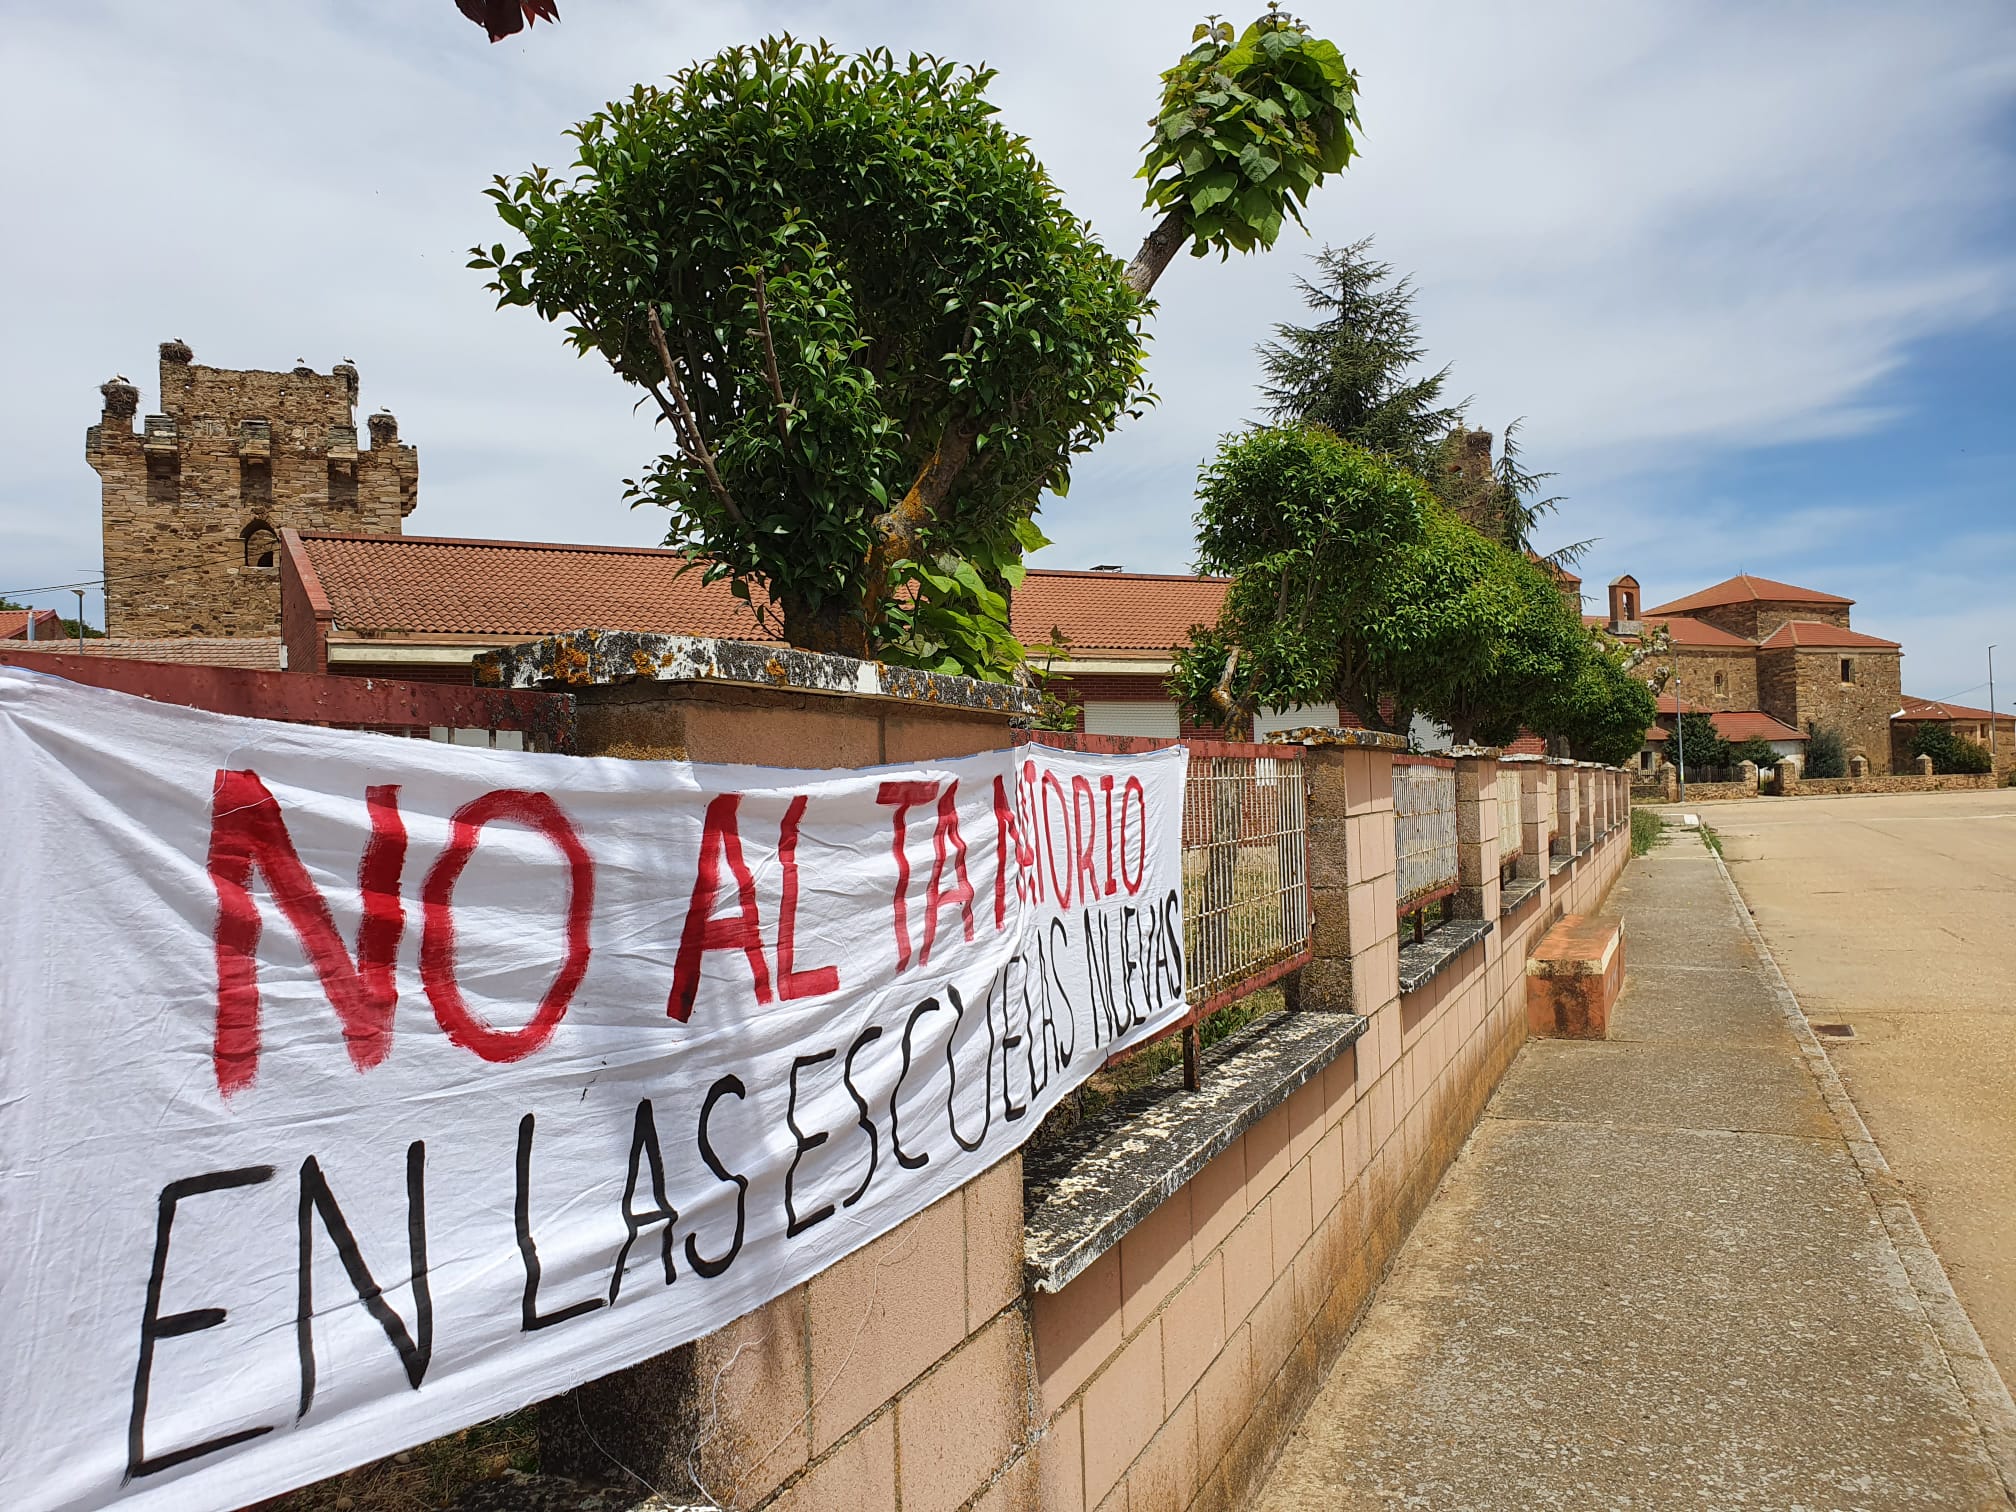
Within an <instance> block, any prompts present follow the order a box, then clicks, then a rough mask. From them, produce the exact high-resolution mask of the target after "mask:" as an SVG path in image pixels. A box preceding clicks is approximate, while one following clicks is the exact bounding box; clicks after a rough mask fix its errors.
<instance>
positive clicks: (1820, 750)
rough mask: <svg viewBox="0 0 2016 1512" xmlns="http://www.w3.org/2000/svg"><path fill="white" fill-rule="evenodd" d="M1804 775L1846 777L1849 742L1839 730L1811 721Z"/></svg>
mask: <svg viewBox="0 0 2016 1512" xmlns="http://www.w3.org/2000/svg"><path fill="white" fill-rule="evenodd" d="M1800 775H1801V776H1802V777H1846V776H1847V775H1848V742H1847V741H1845V740H1843V739H1842V738H1841V732H1840V731H1839V730H1833V729H1828V728H1827V727H1826V726H1824V725H1817V724H1813V723H1811V722H1809V723H1808V724H1807V726H1806V765H1805V767H1804V768H1803V769H1802V770H1801V771H1800Z"/></svg>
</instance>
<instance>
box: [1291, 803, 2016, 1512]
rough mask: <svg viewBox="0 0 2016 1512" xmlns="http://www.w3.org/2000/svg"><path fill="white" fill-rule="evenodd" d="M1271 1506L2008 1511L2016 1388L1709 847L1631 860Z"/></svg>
mask: <svg viewBox="0 0 2016 1512" xmlns="http://www.w3.org/2000/svg"><path fill="white" fill-rule="evenodd" d="M1611 907H1612V908H1613V909H1614V910H1616V911H1617V912H1619V913H1621V914H1622V915H1623V916H1624V918H1625V921H1626V927H1627V939H1626V947H1625V949H1626V960H1627V978H1626V987H1625V994H1624V997H1623V999H1622V1000H1621V1002H1620V1003H1619V1005H1618V1009H1617V1011H1616V1014H1615V1015H1614V1017H1613V1021H1612V1028H1611V1038H1610V1039H1609V1040H1608V1041H1607V1042H1603V1043H1576V1042H1567V1041H1534V1042H1531V1043H1529V1044H1528V1045H1527V1046H1526V1048H1525V1049H1524V1050H1523V1051H1522V1052H1521V1054H1520V1056H1519V1058H1518V1060H1517V1061H1516V1062H1515V1063H1514V1065H1513V1068H1512V1070H1511V1071H1510V1072H1509V1073H1508V1075H1507V1077H1506V1080H1505V1082H1504V1083H1503V1084H1502V1085H1501V1087H1500V1089H1499V1091H1498V1093H1497V1095H1496V1096H1495V1097H1494V1098H1493V1100H1492V1102H1491V1104H1490V1106H1489V1107H1488V1109H1487V1110H1486V1113H1485V1117H1484V1119H1483V1121H1482V1122H1481V1123H1480V1124H1479V1126H1478V1129H1477V1131H1476V1133H1475V1134H1474V1135H1473V1137H1472V1138H1471V1140H1470V1142H1469V1143H1468V1144H1467V1145H1466V1146H1465V1148H1464V1151H1463V1153H1462V1154H1461V1155H1460V1156H1459V1157H1458V1159H1457V1161H1456V1163H1455V1165H1454V1166H1453V1167H1452V1168H1451V1170H1450V1172H1449V1175H1448V1176H1447V1177H1446V1178H1445V1180H1444V1182H1443V1184H1442V1187H1441V1190H1440V1191H1439V1192H1438V1193H1437V1195H1436V1197H1435V1199H1434V1201H1433V1202H1432V1203H1431V1204H1430V1205H1429V1208H1428V1210H1427V1212H1426V1213H1425V1214H1424V1215H1423V1217H1422V1219H1421V1221H1420V1223H1419V1224H1418V1225H1417V1226H1416V1228H1415V1231H1414V1233H1413V1234H1412V1235H1411V1236H1410V1238H1409V1239H1408V1242H1407V1244H1406V1245H1405V1247H1404V1248H1403V1249H1402V1252H1401V1254H1400V1256H1399V1258H1398V1259H1397V1260H1396V1262H1395V1264H1394V1268H1393V1271H1392V1272H1391V1274H1389V1276H1388V1277H1387V1278H1386V1281H1385V1282H1384V1284H1383V1285H1382V1286H1381V1287H1380V1289H1379V1291H1378V1292H1377V1293H1376V1294H1375V1297H1374V1299H1373V1302H1372V1305H1371V1307H1370V1308H1369V1309H1368V1311H1367V1313H1366V1316H1365V1318H1364V1320H1363V1322H1362V1324H1361V1326H1360V1327H1359V1329H1358V1331H1357V1332H1356V1334H1354V1336H1353V1338H1352V1340H1351V1342H1350V1344H1349V1345H1348V1346H1347V1348H1346V1350H1345V1352H1344V1355H1343V1356H1342V1358H1341V1359H1340V1361H1339V1362H1338V1364H1337V1366H1336V1367H1335V1368H1334V1369H1333V1370H1332V1372H1331V1374H1330V1376H1329V1378H1328V1379H1327V1381H1326V1382H1325V1384H1324V1386H1323V1388H1322V1390H1321V1391H1320V1392H1319V1394H1318V1397H1317V1400H1316V1402H1315V1404H1314V1405H1313V1406H1312V1408H1311V1409H1310V1411H1309V1413H1308V1414H1307V1416H1306V1417H1305V1419H1304V1420H1303V1422H1302V1424H1301V1425H1300V1427H1299V1428H1298V1429H1297V1431H1296V1433H1295V1435H1294V1437H1293V1438H1292V1439H1291V1440H1290V1443H1289V1445H1288V1447H1287V1449H1286V1450H1285V1451H1284V1454H1283V1457H1282V1459H1281V1461H1280V1463H1279V1464H1278V1465H1277V1467H1276V1469H1275V1472H1274V1474H1273V1476H1272V1477H1271V1478H1270V1480H1269V1482H1268V1483H1267V1485H1266V1487H1265V1488H1264V1489H1263V1491H1262V1492H1261V1494H1260V1495H1259V1496H1258V1497H1257V1498H1256V1500H1255V1502H1254V1503H1253V1505H1255V1506H1257V1507H1260V1508H1265V1509H1270V1512H1272V1509H1286V1512H1298V1509H1315V1508H1323V1509H1340V1512H1352V1509H1361V1508H1381V1509H1385V1508H1400V1507H1405V1508H1425V1509H1450V1512H1458V1509H1460V1512H1486V1509H1498V1508H1504V1509H1521V1512H1525V1509H1542V1508H1548V1509H1551V1508H1578V1509H1579V1508H1592V1509H1593V1508H1605V1509H1607V1508H1620V1507H1630V1508H1666V1507H1674V1508H1682V1507H1684V1508H1716V1509H1720V1508H1738V1507H1740V1508H1754V1509H1785V1512H1790V1509H1795V1508H1799V1509H1814V1512H1817V1509H1823V1508H1841V1509H1865V1508H1866V1509H1870V1512H1878V1509H1882V1512H1891V1509H1901V1508H1928V1509H1929V1508H1940V1509H1952V1508H1987V1507H1994V1508H2003V1507H2007V1506H2009V1505H2011V1502H2010V1499H2009V1492H2008V1485H2007V1484H2006V1483H2005V1479H2004V1477H2005V1475H2008V1476H2016V1411H2012V1410H2011V1409H2010V1407H2009V1403H2008V1397H2007V1393H2006V1392H2005V1391H2003V1390H2002V1389H2001V1384H2000V1382H1999V1380H1997V1379H1996V1378H1995V1377H1994V1374H1993V1371H1992V1369H1991V1368H1990V1367H1988V1365H1987V1362H1986V1360H1985V1358H1984V1357H1983V1356H1982V1355H1981V1353H1980V1345H1979V1341H1978V1339H1976V1338H1975V1337H1974V1335H1973V1332H1972V1330H1971V1328H1969V1327H1968V1325H1967V1323H1966V1318H1965V1315H1964V1313H1962V1312H1961V1310H1960V1309H1959V1308H1958V1306H1957V1305H1955V1304H1954V1303H1953V1300H1952V1296H1951V1293H1950V1291H1948V1290H1947V1289H1946V1288H1945V1281H1944V1277H1943V1275H1942V1274H1941V1273H1940V1270H1939V1267H1938V1264H1937V1262H1936V1260H1935V1259H1933V1257H1932V1255H1931V1251H1930V1250H1929V1249H1928V1248H1927V1247H1926V1246H1925V1244H1924V1240H1923V1238H1922V1235H1920V1234H1919V1232H1918V1229H1917V1226H1916V1225H1915V1223H1913V1222H1912V1221H1911V1218H1910V1213H1909V1210H1908V1207H1906V1206H1905V1205H1904V1204H1903V1203H1902V1202H1901V1201H1900V1200H1899V1199H1898V1197H1897V1194H1896V1191H1895V1183H1894V1180H1892V1179H1891V1178H1890V1177H1889V1176H1888V1174H1887V1172H1885V1171H1884V1169H1883V1168H1882V1160H1881V1156H1880V1154H1878V1153H1877V1152H1876V1150H1875V1148H1874V1146H1873V1145H1871V1144H1870V1143H1869V1141H1868V1139H1867V1137H1866V1135H1865V1134H1864V1133H1863V1131H1862V1128H1861V1125H1860V1123H1859V1122H1858V1121H1856V1119H1855V1116H1854V1111H1853V1109H1852V1107H1851V1106H1850V1105H1849V1104H1848V1103H1847V1101H1846V1099H1845V1097H1844V1096H1843V1094H1842V1093H1841V1090H1840V1087H1839V1083H1838V1082H1837V1081H1836V1080H1835V1078H1834V1077H1833V1075H1832V1072H1831V1070H1830V1069H1829V1065H1828V1062H1827V1059H1826V1057H1825V1055H1824V1053H1822V1052H1821V1051H1820V1049H1819V1048H1818V1046H1817V1044H1816V1043H1815V1042H1814V1040H1813V1037H1812V1035H1811V1034H1810V1032H1808V1031H1807V1029H1806V1028H1805V1026H1804V1024H1803V1023H1802V1022H1801V1021H1800V1020H1799V1019H1798V1017H1797V1013H1796V1010H1795V1009H1794V1008H1793V1007H1792V1005H1791V1003H1790V1000H1789V998H1787V996H1786V995H1785V993H1784V991H1783V988H1782V984H1781V983H1780V979H1779V977H1778V974H1777V971H1776V969H1775V967H1773V966H1772V964H1771V963H1770V961H1769V960H1768V959H1767V958H1766V957H1765V956H1764V954H1763V953H1762V947H1761V944H1760V942H1759V939H1758V936H1757V935H1756V933H1755V931H1754V930H1753V928H1752V927H1751V925H1750V923H1749V921H1748V919H1747V918H1746V917H1745V915H1744V912H1743V908H1742V905H1741V902H1740V900H1739V899H1738V897H1737V896H1736V894H1735V892H1734V890H1733V889H1732V888H1731V886H1730V885H1729V883H1728V881H1727V878H1726V874H1725V873H1724V871H1723V869H1722V867H1721V866H1720V865H1719V864H1718V863H1717V862H1716V859H1715V857H1714V856H1713V855H1712V854H1711V853H1710V852H1709V851H1708V850H1707V849H1706V848H1705V847H1703V846H1702V845H1701V844H1699V842H1698V841H1697V840H1696V839H1695V838H1694V837H1693V836H1691V835H1688V836H1676V837H1675V838H1673V839H1672V840H1670V841H1669V842H1668V843H1667V844H1664V845H1662V846H1660V847H1658V848H1656V849H1655V850H1654V851H1653V852H1652V854H1651V855H1650V856H1648V857H1646V858H1645V859H1644V860H1642V861H1640V862H1637V863H1634V864H1633V866H1632V867H1631V868H1630V869H1629V870H1628V871H1627V873H1626V875H1625V879H1624V880H1623V881H1622V882H1621V883H1620V884H1619V886H1618V888H1617V890H1616V892H1615V893H1614V894H1613V897H1612V900H1611Z"/></svg>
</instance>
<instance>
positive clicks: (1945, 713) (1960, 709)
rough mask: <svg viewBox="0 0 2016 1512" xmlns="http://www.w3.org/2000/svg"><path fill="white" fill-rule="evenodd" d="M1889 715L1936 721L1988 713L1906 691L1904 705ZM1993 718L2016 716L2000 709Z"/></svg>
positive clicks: (1985, 717)
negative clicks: (1917, 696)
mask: <svg viewBox="0 0 2016 1512" xmlns="http://www.w3.org/2000/svg"><path fill="white" fill-rule="evenodd" d="M1890 717H1891V718H1892V719H1910V720H1919V721H1927V720H1929V721H1933V722H1937V721H1940V720H1948V719H1987V718H1989V717H1990V715H1989V713H1988V711H1987V710H1986V709H1976V708H1972V707H1970V706H1969V705H1967V704H1956V703H1952V702H1949V701H1947V700H1945V699H1939V698H1913V697H1912V696H1911V695H1910V694H1909V693H1906V694H1905V695H1904V707H1903V708H1901V709H1899V710H1898V711H1897V712H1896V713H1895V714H1892V715H1891V716H1890ZM1993 718H1994V719H1996V720H1997V721H1998V722H2000V721H2003V720H2008V719H2012V718H2016V715H2012V714H2011V713H2010V712H2009V711H2008V710H2007V709H2000V710H1997V711H1996V713H1995V714H1994V716H1993Z"/></svg>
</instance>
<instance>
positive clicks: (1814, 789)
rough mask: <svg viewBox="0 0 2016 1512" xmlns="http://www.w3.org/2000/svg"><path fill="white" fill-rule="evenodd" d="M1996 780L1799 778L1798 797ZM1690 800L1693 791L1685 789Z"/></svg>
mask: <svg viewBox="0 0 2016 1512" xmlns="http://www.w3.org/2000/svg"><path fill="white" fill-rule="evenodd" d="M1995 782H1996V779H1995V778H1994V777H1992V776H1990V775H1989V774H1988V773H1986V772H1979V773H1971V772H1970V773H1968V774H1966V775H1964V776H1963V775H1958V774H1956V775H1952V776H1946V777H1918V776H1910V777H1810V778H1808V777H1802V778H1801V779H1800V780H1799V789H1798V796H1800V797H1801V798H1806V797H1810V796H1812V795H1814V794H1816V793H1951V792H1967V791H1973V790H1978V789H1982V788H1992V787H1994V786H1995ZM1688 794H1689V796H1690V797H1691V796H1692V794H1693V789H1691V788H1690V789H1688Z"/></svg>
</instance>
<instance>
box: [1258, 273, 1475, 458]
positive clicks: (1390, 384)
mask: <svg viewBox="0 0 2016 1512" xmlns="http://www.w3.org/2000/svg"><path fill="white" fill-rule="evenodd" d="M1371 249H1372V238H1371V237H1369V236H1368V237H1366V238H1364V239H1363V240H1361V241H1355V242H1353V243H1351V244H1350V245H1349V246H1347V247H1325V248H1324V249H1323V250H1322V251H1321V252H1319V253H1317V254H1316V256H1315V258H1314V259H1313V260H1314V262H1315V264H1316V269H1317V276H1316V278H1315V279H1314V280H1313V281H1312V280H1310V279H1306V278H1302V279H1297V280H1296V282H1297V283H1298V284H1299V285H1300V287H1301V290H1302V302H1303V303H1304V304H1305V305H1307V306H1308V307H1309V309H1310V310H1311V311H1313V312H1314V313H1315V315H1316V316H1317V317H1318V318H1317V320H1316V322H1315V324H1313V325H1307V326H1296V325H1277V326H1276V327H1275V328H1274V334H1275V337H1276V339H1275V340H1274V341H1270V342H1267V343H1265V344H1264V345H1262V346H1261V347H1260V349H1259V355H1260V365H1261V368H1262V370H1263V372H1264V374H1265V379H1264V382H1263V384H1262V387H1261V390H1260V392H1261V397H1262V399H1263V400H1264V401H1265V404H1266V408H1267V412H1268V413H1269V414H1270V415H1271V416H1272V417H1273V418H1274V419H1275V420H1276V421H1278V422H1280V423H1282V424H1296V423H1303V424H1313V425H1326V426H1328V427H1329V428H1330V429H1331V430H1333V431H1335V432H1336V433H1337V434H1338V435H1340V436H1342V437H1343V438H1344V439H1345V440H1347V441H1355V442H1356V443H1357V444H1358V445H1360V446H1362V447H1365V448H1366V449H1367V450H1369V451H1375V452H1378V453H1380V454H1381V455H1382V456H1385V457H1388V458H1390V459H1391V460H1393V461H1395V462H1398V463H1399V464H1400V465H1401V466H1402V467H1405V468H1408V469H1410V470H1411V471H1413V472H1415V473H1417V474H1418V475H1420V476H1421V477H1422V478H1424V479H1428V480H1431V481H1432V480H1433V478H1434V475H1435V469H1436V463H1437V461H1438V458H1439V453H1440V448H1441V443H1442V438H1443V437H1444V436H1446V435H1448V434H1449V432H1450V431H1451V430H1452V429H1453V428H1454V427H1455V426H1456V425H1457V424H1458V423H1459V422H1460V420H1461V418H1462V415H1461V410H1460V409H1459V408H1458V407H1456V406H1452V405H1446V404H1444V403H1442V386H1443V384H1444V383H1445V382H1446V381H1447V379H1448V376H1449V369H1448V368H1447V367H1446V366H1445V367H1443V368H1440V369H1438V370H1437V371H1435V372H1433V373H1428V374H1425V375H1418V376H1417V373H1416V370H1417V369H1418V368H1419V367H1420V365H1421V361H1422V358H1423V357H1425V356H1426V355H1427V350H1428V349H1427V347H1426V346H1425V345H1424V344H1423V342H1422V340H1421V334H1420V326H1419V323H1418V322H1417V321H1416V320H1415V318H1414V309H1413V304H1414V292H1413V286H1412V281H1411V280H1409V279H1406V278H1400V279H1397V280H1396V279H1394V277H1393V269H1392V267H1391V265H1390V264H1387V263H1383V262H1378V261H1375V260H1374V259H1373V257H1372V256H1371Z"/></svg>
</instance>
